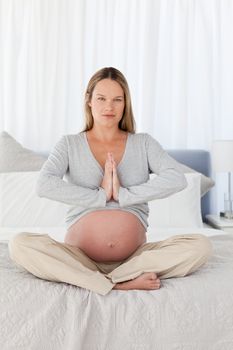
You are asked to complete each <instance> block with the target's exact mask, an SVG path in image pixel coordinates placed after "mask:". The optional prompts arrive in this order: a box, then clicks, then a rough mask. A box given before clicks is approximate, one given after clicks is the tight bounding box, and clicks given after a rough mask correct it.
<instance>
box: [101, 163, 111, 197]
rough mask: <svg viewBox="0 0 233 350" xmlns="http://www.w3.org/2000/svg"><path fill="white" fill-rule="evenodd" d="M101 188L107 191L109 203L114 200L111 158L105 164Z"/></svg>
mask: <svg viewBox="0 0 233 350" xmlns="http://www.w3.org/2000/svg"><path fill="white" fill-rule="evenodd" d="M101 187H102V188H103V189H104V190H105V192H106V195H107V201H109V200H110V199H111V198H112V162H111V160H110V157H108V158H107V159H106V162H105V167H104V177H103V181H102V183H101Z"/></svg>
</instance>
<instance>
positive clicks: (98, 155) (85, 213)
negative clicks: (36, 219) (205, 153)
mask: <svg viewBox="0 0 233 350" xmlns="http://www.w3.org/2000/svg"><path fill="white" fill-rule="evenodd" d="M85 121H86V125H85V129H84V130H83V131H82V132H79V133H77V134H73V135H64V136H62V137H61V139H60V140H59V141H58V142H57V144H56V145H55V147H54V149H53V150H52V152H51V153H50V155H49V158H48V160H47V161H46V162H45V163H44V165H43V167H42V169H41V172H40V176H39V179H38V183H37V193H38V195H39V196H40V197H46V198H49V199H52V200H56V201H60V202H63V203H66V204H69V205H70V207H69V210H68V212H67V217H66V224H67V233H66V236H65V241H64V243H60V242H57V241H56V240H53V239H52V238H51V237H50V236H49V235H47V234H33V233H26V232H21V233H19V234H18V235H16V236H15V237H14V238H13V239H12V240H11V241H10V243H9V251H10V256H11V258H12V259H13V260H14V261H15V262H16V263H17V264H19V265H21V266H23V267H24V268H25V269H27V270H28V271H29V272H31V273H32V274H34V275H35V276H37V277H39V278H42V279H46V280H50V281H57V282H66V283H70V284H73V285H76V286H79V287H83V288H86V289H89V290H91V291H94V292H97V293H99V294H102V295H105V294H107V293H108V292H109V291H110V290H111V289H121V290H129V289H144V290H151V289H158V288H160V280H161V279H164V278H170V277H182V276H185V275H187V274H189V273H191V272H193V271H195V270H196V269H197V268H199V267H200V266H201V265H203V264H204V263H205V262H206V261H207V259H208V257H209V256H210V254H211V251H212V248H211V244H210V241H209V240H208V238H206V237H205V236H203V235H199V234H191V235H176V236H173V237H170V238H169V239H166V240H164V241H160V242H154V243H147V242H146V231H147V227H148V222H147V218H148V214H149V211H148V201H150V200H154V199H158V198H164V197H167V196H170V195H171V194H173V193H176V192H178V191H181V190H182V189H184V188H185V187H186V185H187V183H186V179H185V177H184V175H183V174H182V173H180V172H179V171H178V169H177V168H176V162H175V161H174V159H173V158H171V157H170V156H169V155H168V154H167V153H166V152H165V151H164V150H163V148H162V147H161V146H160V144H159V143H158V142H157V141H156V140H155V139H154V138H153V137H152V136H151V135H149V134H147V133H136V132H135V120H134V117H133V112H132V107H131V99H130V92H129V88H128V84H127V81H126V79H125V77H124V76H123V74H122V73H121V72H120V71H119V70H117V69H115V68H112V67H108V68H103V69H101V70H99V71H97V72H96V73H95V74H94V75H93V77H92V78H91V79H90V81H89V84H88V86H87V90H86V93H85ZM150 173H155V174H157V176H156V177H155V178H153V179H150V178H149V174H150Z"/></svg>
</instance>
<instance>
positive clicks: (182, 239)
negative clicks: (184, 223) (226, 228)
mask: <svg viewBox="0 0 233 350" xmlns="http://www.w3.org/2000/svg"><path fill="white" fill-rule="evenodd" d="M211 253H212V245H211V242H210V240H209V239H208V238H207V237H205V236H204V235H200V234H189V235H188V234H187V235H176V236H172V237H170V238H168V239H166V240H164V241H160V242H152V243H144V244H143V245H142V246H140V247H139V249H137V250H136V251H135V252H134V253H133V254H132V255H131V256H130V257H129V258H128V259H127V260H125V261H124V262H123V263H122V264H121V265H120V266H119V267H117V268H116V269H114V270H113V271H111V272H110V273H109V274H108V276H109V277H110V278H111V280H112V282H113V283H118V282H123V281H127V280H131V279H134V278H136V277H138V276H140V275H141V274H142V273H143V272H156V273H157V275H158V277H159V278H161V279H165V278H170V277H183V276H186V275H187V274H189V273H191V272H193V271H195V270H197V269H198V268H199V267H200V266H201V265H203V264H204V263H205V262H206V261H207V260H208V258H209V256H210V255H211Z"/></svg>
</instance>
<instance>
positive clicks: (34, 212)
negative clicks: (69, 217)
mask: <svg viewBox="0 0 233 350" xmlns="http://www.w3.org/2000/svg"><path fill="white" fill-rule="evenodd" d="M38 176H39V171H28V172H27V171H25V172H9V173H2V174H0V226H2V227H33V226H40V227H61V226H62V227H65V217H66V211H67V209H68V207H69V206H68V205H67V204H65V203H61V202H57V201H52V200H50V199H47V198H40V197H38V196H37V194H36V192H35V185H36V182H37V179H38Z"/></svg>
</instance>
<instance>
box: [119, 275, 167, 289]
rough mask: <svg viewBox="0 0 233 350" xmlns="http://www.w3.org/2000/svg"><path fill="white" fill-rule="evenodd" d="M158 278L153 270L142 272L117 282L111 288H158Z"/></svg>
mask: <svg viewBox="0 0 233 350" xmlns="http://www.w3.org/2000/svg"><path fill="white" fill-rule="evenodd" d="M159 288H160V279H159V278H158V277H157V275H156V273H155V272H144V273H143V274H141V275H140V276H138V277H136V278H135V279H133V280H130V281H126V282H121V283H117V284H116V285H115V286H114V287H113V289H118V290H130V289H145V290H150V289H159Z"/></svg>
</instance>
